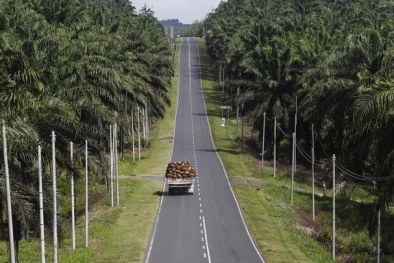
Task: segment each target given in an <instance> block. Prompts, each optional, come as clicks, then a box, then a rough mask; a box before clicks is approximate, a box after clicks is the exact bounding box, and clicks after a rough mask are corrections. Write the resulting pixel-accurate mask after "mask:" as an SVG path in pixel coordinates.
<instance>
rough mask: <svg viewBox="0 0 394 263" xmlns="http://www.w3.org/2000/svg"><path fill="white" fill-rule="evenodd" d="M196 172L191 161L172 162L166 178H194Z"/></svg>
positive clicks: (168, 167)
mask: <svg viewBox="0 0 394 263" xmlns="http://www.w3.org/2000/svg"><path fill="white" fill-rule="evenodd" d="M194 177H196V171H195V170H194V168H193V166H192V164H191V163H190V162H189V161H178V162H171V163H169V164H168V166H167V170H166V178H194Z"/></svg>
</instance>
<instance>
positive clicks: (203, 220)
mask: <svg viewBox="0 0 394 263" xmlns="http://www.w3.org/2000/svg"><path fill="white" fill-rule="evenodd" d="M202 224H203V225H204V236H205V245H206V247H207V254H208V262H209V263H211V254H210V253H209V246H208V237H207V228H206V227H205V216H203V217H202Z"/></svg>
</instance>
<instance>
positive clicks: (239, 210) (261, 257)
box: [196, 43, 265, 263]
mask: <svg viewBox="0 0 394 263" xmlns="http://www.w3.org/2000/svg"><path fill="white" fill-rule="evenodd" d="M196 46H197V56H198V67H199V70H200V86H201V94H202V100H203V102H204V108H205V112H207V106H206V104H205V98H204V90H203V88H202V73H201V64H200V50H199V48H198V44H197V43H196ZM206 118H207V123H208V128H209V136H210V137H211V141H212V145H213V147H214V148H215V149H216V145H215V142H214V141H213V138H212V130H211V124H210V123H209V118H208V114H207V115H206ZM215 152H216V155H217V157H218V158H219V161H220V164H221V165H222V168H223V171H224V174H225V176H226V179H227V183H228V187H229V188H230V190H231V193H232V195H233V198H234V200H235V203H236V205H237V208H238V212H239V214H240V215H241V219H242V222H243V225H244V227H245V229H246V232H247V234H248V236H249V239H250V241H251V242H252V244H253V247H254V249H255V250H256V252H257V254H258V255H259V257H260V259H261V261H262V262H263V263H265V260H264V258H263V256H262V255H261V253H260V251H259V250H258V248H257V246H256V243H255V242H254V240H253V238H252V235H251V234H250V232H249V229H248V227H247V226H246V222H245V219H244V216H243V214H242V211H241V208H240V207H239V203H238V200H237V198H236V197H235V194H234V191H233V188H232V187H231V184H230V180H229V179H228V175H227V172H226V169H225V168H224V165H223V162H222V159H221V158H220V156H219V154H218V152H217V151H215ZM203 220H204V217H203ZM204 226H205V223H204Z"/></svg>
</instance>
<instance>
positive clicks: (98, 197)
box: [0, 40, 179, 263]
mask: <svg viewBox="0 0 394 263" xmlns="http://www.w3.org/2000/svg"><path fill="white" fill-rule="evenodd" d="M178 44H179V40H178V41H177V45H175V47H174V49H175V50H174V69H175V71H174V72H175V73H174V77H173V78H172V88H170V89H169V92H168V95H169V97H170V100H171V101H173V102H176V101H177V94H178V80H179V76H178V74H179V70H178V69H179V64H178V62H179V45H178ZM175 109H176V104H172V105H168V106H167V107H166V112H165V116H164V118H163V119H161V120H159V121H157V122H156V123H155V124H154V127H153V129H152V133H151V134H150V138H149V139H150V140H151V147H150V148H149V150H143V151H142V152H141V160H138V153H136V155H135V157H136V161H133V155H132V152H131V151H129V152H128V153H127V154H126V155H125V157H124V159H123V160H122V161H121V163H120V166H119V173H120V174H123V175H131V174H133V175H145V174H150V175H152V174H153V175H162V174H164V171H165V168H166V166H167V163H168V159H169V156H170V154H171V150H172V136H173V129H174V118H175ZM59 180H68V179H66V178H63V179H59ZM58 184H64V185H68V183H67V182H66V181H64V182H60V181H59V182H58ZM162 186H163V182H162V181H154V180H145V179H141V178H137V177H127V178H126V179H120V182H119V187H120V191H119V192H120V206H116V205H115V206H114V207H111V205H110V204H111V200H110V196H109V195H108V193H107V189H106V186H105V185H90V186H89V192H90V197H89V203H90V206H89V239H88V240H89V243H88V245H89V246H88V247H85V217H84V205H85V203H84V182H83V180H82V181H78V182H77V185H76V201H77V202H76V213H77V215H78V219H77V222H76V249H75V250H72V248H71V247H72V239H71V227H70V225H71V222H68V221H66V222H64V225H63V226H64V231H63V235H64V236H63V238H62V242H61V243H60V244H59V248H58V261H59V262H63V263H82V262H85V263H88V262H102V263H104V262H105V263H107V262H111V263H112V262H114V263H115V262H118V263H126V262H127V263H129V262H143V257H144V253H145V250H146V247H147V241H148V237H149V234H150V231H151V227H152V225H153V222H154V219H155V217H156V212H157V209H158V205H159V200H160V193H161V190H162ZM66 195H67V193H66V194H65V199H67V200H63V201H64V202H69V201H70V200H69V197H66ZM115 203H116V198H115ZM62 208H63V209H64V210H65V209H69V204H68V203H67V204H66V205H64V206H62ZM60 213H64V214H67V212H66V211H63V212H61V211H60ZM51 242H52V241H51V236H50V235H49V234H47V236H46V255H45V257H46V260H47V262H48V261H52V259H53V248H52V243H51ZM3 262H4V263H6V262H8V248H7V243H6V242H0V263H3ZM19 262H23V263H30V262H32V263H33V262H34V263H35V262H40V243H39V241H38V240H37V239H35V238H28V239H25V240H22V241H21V242H20V251H19Z"/></svg>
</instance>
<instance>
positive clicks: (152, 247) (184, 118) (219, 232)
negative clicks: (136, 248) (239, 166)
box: [146, 38, 264, 263]
mask: <svg viewBox="0 0 394 263" xmlns="http://www.w3.org/2000/svg"><path fill="white" fill-rule="evenodd" d="M200 75H201V73H200V65H199V54H198V46H197V44H195V43H194V42H193V40H192V38H184V39H183V43H182V45H181V56H180V81H179V98H178V106H177V112H176V124H175V132H174V140H173V143H174V145H173V153H172V157H171V160H172V161H179V160H189V161H191V162H192V163H193V164H194V167H195V169H196V171H197V174H198V177H197V178H196V182H195V187H194V195H168V194H167V189H166V188H165V190H164V195H163V196H162V199H161V205H160V209H159V212H158V217H157V221H156V224H155V227H154V230H153V233H152V236H151V239H150V241H149V244H148V250H147V253H146V262H149V263H204V262H223V263H231V262H239V263H257V262H264V260H263V258H262V256H261V255H260V254H259V252H258V250H257V249H256V247H255V245H254V243H253V241H252V239H251V237H250V234H249V232H248V230H247V228H246V226H245V224H244V220H243V217H242V216H241V212H240V210H239V206H238V204H237V201H236V199H235V197H234V194H233V192H232V189H231V186H230V184H229V181H228V179H227V176H226V173H225V171H224V168H223V165H222V163H221V160H220V159H219V156H218V155H217V153H216V150H215V146H214V145H213V142H212V139H211V132H210V127H209V123H208V119H207V116H206V109H205V103H204V99H203V94H202V87H201V77H200ZM218 110H219V109H218Z"/></svg>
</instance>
